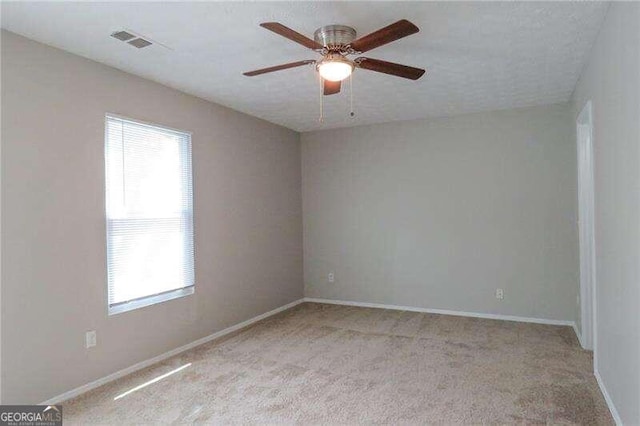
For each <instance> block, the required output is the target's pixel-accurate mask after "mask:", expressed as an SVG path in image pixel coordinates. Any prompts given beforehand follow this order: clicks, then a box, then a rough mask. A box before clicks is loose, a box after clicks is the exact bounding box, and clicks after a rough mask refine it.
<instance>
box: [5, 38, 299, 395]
mask: <svg viewBox="0 0 640 426" xmlns="http://www.w3.org/2000/svg"><path fill="white" fill-rule="evenodd" d="M106 112H111V113H117V114H121V115H124V116H127V117H132V118H136V119H141V120H145V121H149V122H154V123H159V124H162V125H166V126H170V127H175V128H178V129H185V130H190V131H192V132H193V167H194V191H195V193H194V204H195V213H194V215H195V229H196V237H195V250H196V259H195V262H196V293H195V295H193V296H189V297H185V298H181V299H178V300H173V301H169V302H165V303H162V304H159V305H154V306H151V307H147V308H143V309H139V310H135V311H132V312H127V313H123V314H119V315H116V316H112V317H108V316H107V293H106V270H105V220H104V219H105V218H104V115H105V113H106ZM300 179H301V177H300V144H299V135H298V134H297V133H295V132H293V131H290V130H287V129H284V128H282V127H278V126H275V125H272V124H269V123H267V122H264V121H261V120H258V119H255V118H252V117H249V116H247V115H244V114H240V113H238V112H235V111H232V110H229V109H226V108H223V107H221V106H217V105H214V104H211V103H209V102H205V101H203V100H201V99H197V98H194V97H191V96H188V95H185V94H182V93H180V92H178V91H175V90H172V89H169V88H167V87H164V86H161V85H159V84H156V83H152V82H149V81H147V80H144V79H141V78H138V77H134V76H132V75H129V74H126V73H123V72H120V71H117V70H115V69H113V68H109V67H106V66H103V65H100V64H98V63H95V62H91V61H89V60H86V59H83V58H80V57H78V56H74V55H71V54H68V53H65V52H62V51H60V50H56V49H53V48H50V47H47V46H45V45H42V44H38V43H35V42H33V41H29V40H27V39H25V38H22V37H19V36H16V35H14V34H11V33H7V32H3V33H2V207H3V211H2V231H3V232H2V266H3V267H2V379H3V380H2V386H3V389H2V396H3V403H36V402H40V401H43V400H45V399H47V398H50V397H53V396H54V395H57V394H60V393H62V392H65V391H68V390H70V389H72V388H74V387H77V386H80V385H82V384H85V383H87V382H89V381H92V380H95V379H98V378H100V377H103V376H105V375H107V374H109V373H113V372H115V371H117V370H119V369H122V368H124V367H128V366H130V365H132V364H134V363H137V362H139V361H142V360H145V359H148V358H151V357H153V356H155V355H158V354H161V353H163V352H166V351H168V350H170V349H173V348H176V347H179V346H181V345H183V344H186V343H189V342H192V341H194V340H196V339H198V338H201V337H203V336H206V335H209V334H211V333H213V332H215V331H217V330H221V329H223V328H225V327H227V326H230V325H233V324H236V323H238V322H241V321H243V320H246V319H249V318H251V317H254V316H256V315H259V314H261V313H264V312H266V311H269V310H271V309H274V308H277V307H279V306H282V305H284V304H286V303H289V302H291V301H294V300H296V299H299V298H300V297H302V292H303V287H302V217H301V193H300V186H301V183H300ZM91 329H93V330H97V336H98V346H97V347H95V348H93V349H90V350H87V349H85V348H84V333H85V331H86V330H91Z"/></svg>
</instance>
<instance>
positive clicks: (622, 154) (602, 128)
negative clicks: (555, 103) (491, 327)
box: [573, 3, 640, 425]
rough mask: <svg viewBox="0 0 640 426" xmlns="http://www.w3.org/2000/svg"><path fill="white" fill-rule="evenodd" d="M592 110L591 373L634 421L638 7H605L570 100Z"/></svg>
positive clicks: (638, 337) (637, 419) (638, 300)
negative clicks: (593, 364)
mask: <svg viewBox="0 0 640 426" xmlns="http://www.w3.org/2000/svg"><path fill="white" fill-rule="evenodd" d="M588 100H591V101H592V105H593V121H594V123H593V127H594V128H593V130H594V134H593V143H594V180H595V231H596V238H595V240H596V280H597V282H596V299H597V301H596V305H597V308H596V326H595V331H596V339H597V342H596V353H595V361H596V369H597V370H598V372H599V374H600V375H601V377H602V381H603V383H604V385H605V387H606V389H607V391H608V393H609V395H610V396H611V398H612V400H613V403H614V405H615V407H616V408H617V410H618V413H619V414H620V417H621V419H622V421H623V423H624V424H628V425H632V424H635V425H637V424H640V315H639V314H638V312H639V307H640V4H638V3H612V5H611V7H610V9H609V12H608V15H607V18H606V20H605V23H604V25H603V28H602V30H601V33H600V35H599V37H598V40H597V41H596V44H595V46H594V49H593V51H592V54H591V58H590V60H589V63H588V65H587V67H586V68H585V69H584V70H583V73H582V76H581V78H580V81H579V83H578V86H577V88H576V90H575V92H574V95H573V116H574V119H575V118H577V116H578V114H579V113H580V111H581V110H582V108H583V106H584V105H585V103H586V102H587V101H588Z"/></svg>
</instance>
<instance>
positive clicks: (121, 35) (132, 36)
mask: <svg viewBox="0 0 640 426" xmlns="http://www.w3.org/2000/svg"><path fill="white" fill-rule="evenodd" d="M111 37H113V38H115V39H116V40H120V41H121V42H123V43H127V44H130V45H131V46H133V47H137V48H138V49H142V48H143V47H147V46H151V45H152V44H153V42H151V41H149V40H147V37H143V36H141V35H140V34H136V33H135V32H133V31H131V30H126V31H125V30H120V31H115V32H113V33H111ZM161 46H163V45H161ZM164 47H166V46H164Z"/></svg>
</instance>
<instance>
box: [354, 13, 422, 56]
mask: <svg viewBox="0 0 640 426" xmlns="http://www.w3.org/2000/svg"><path fill="white" fill-rule="evenodd" d="M418 31H420V29H419V28H418V27H416V26H415V25H413V24H412V23H411V22H409V21H407V20H406V19H402V20H400V21H398V22H396V23H393V24H391V25H389V26H387V27H384V28H381V29H379V30H378V31H375V32H372V33H371V34H368V35H366V36H364V37H361V38H359V39H357V40H355V41H353V42H351V47H352V48H353V50H355V51H358V52H360V53H364V52H367V51H369V50H371V49H375V48H376V47H380V46H382V45H384V44H387V43H391V42H392V41H396V40H399V39H401V38H403V37H406V36H409V35H411V34H415V33H417V32H418Z"/></svg>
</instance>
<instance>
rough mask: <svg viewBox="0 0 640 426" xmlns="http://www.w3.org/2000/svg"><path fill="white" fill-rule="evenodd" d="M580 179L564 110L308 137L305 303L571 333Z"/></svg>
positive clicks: (469, 117)
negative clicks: (384, 307)
mask: <svg viewBox="0 0 640 426" xmlns="http://www.w3.org/2000/svg"><path fill="white" fill-rule="evenodd" d="M575 170H576V148H575V141H574V139H573V131H572V125H571V114H570V111H569V108H568V105H566V104H563V105H555V106H548V107H537V108H526V109H518V110H510V111H499V112H490V113H481V114H473V115H466V116H459V117H454V118H443V119H436V120H420V121H406V122H395V123H388V124H381V125H372V126H364V127H356V128H350V129H339V130H330V131H322V132H313V133H305V134H303V135H302V175H303V178H302V181H303V190H302V193H303V216H304V270H305V295H306V296H309V297H320V298H329V299H340V300H350V301H359V302H372V303H384V304H394V305H404V306H413V307H423V308H439V309H450V310H457V311H467V312H479V313H495V314H505V315H518V316H524V317H535V318H545V319H557V320H571V321H572V320H574V318H575V315H576V311H577V303H576V297H577V294H578V287H579V286H578V281H579V279H578V276H579V269H578V253H577V247H578V245H577V225H576V185H577V184H576V171H575ZM329 272H335V274H336V275H335V278H336V282H335V283H334V284H330V283H328V282H327V274H328V273H329ZM498 287H499V288H503V289H504V292H505V296H504V300H502V301H499V300H497V299H496V297H495V290H496V288H498Z"/></svg>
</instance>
